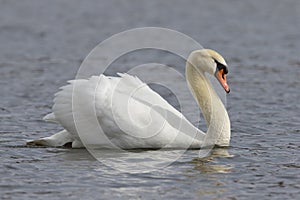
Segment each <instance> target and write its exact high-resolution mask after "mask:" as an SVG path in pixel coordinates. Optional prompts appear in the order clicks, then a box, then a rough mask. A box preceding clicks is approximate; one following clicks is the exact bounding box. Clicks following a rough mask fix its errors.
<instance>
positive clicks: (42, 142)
mask: <svg viewBox="0 0 300 200" xmlns="http://www.w3.org/2000/svg"><path fill="white" fill-rule="evenodd" d="M26 144H27V145H30V146H48V147H70V146H71V147H72V148H81V147H83V145H82V143H81V142H80V141H78V140H76V139H74V137H73V136H72V135H71V134H70V133H69V132H68V131H66V130H63V131H60V132H58V133H56V134H54V135H52V136H50V137H44V138H40V139H37V140H30V141H27V142H26Z"/></svg>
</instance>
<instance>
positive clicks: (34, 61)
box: [0, 0, 300, 200]
mask: <svg viewBox="0 0 300 200" xmlns="http://www.w3.org/2000/svg"><path fill="white" fill-rule="evenodd" d="M299 10H300V1H298V0H287V1H284V2H283V1H280V0H273V1H268V0H263V1H260V0H251V1H250V0H249V1H237V0H224V1H223V0H222V1H221V0H215V1H204V0H203V1H202V0H201V1H196V0H194V1H158V0H157V1H156V0H155V1H96V0H94V1H79V0H72V1H67V0H63V1H60V0H54V1H51V2H50V1H40V0H35V1H34V0H24V1H8V0H0V44H1V45H0V76H1V79H0V83H1V87H0V94H1V98H0V122H1V126H0V127H1V128H0V134H1V137H0V158H1V164H0V166H1V167H0V177H1V178H0V198H1V199H44V200H45V199H63V198H65V199H162V198H165V199H183V198H185V199H299V198H300V173H299V172H300V171H299V168H300V156H299V147H300V104H299V99H300V92H299V86H300V79H299V77H300V57H299V52H300V31H299V30H300V12H299ZM143 26H158V27H166V28H171V29H174V30H178V31H180V32H183V33H185V34H187V35H189V36H190V37H192V38H194V39H195V40H197V41H198V42H199V43H200V44H202V45H203V46H204V47H206V48H212V49H215V50H217V51H218V52H220V53H221V54H222V55H223V56H224V57H225V58H226V60H227V63H228V65H229V75H228V81H229V84H230V86H231V90H232V92H231V93H230V94H229V95H227V109H228V112H229V116H230V119H231V124H232V138H231V146H230V147H229V148H225V149H223V148H219V149H214V150H213V151H212V152H211V155H210V156H209V157H206V158H202V159H199V158H197V155H198V150H189V151H187V152H186V153H185V154H184V155H183V156H182V157H181V158H180V159H178V160H177V161H175V162H174V163H173V164H171V165H170V166H168V167H166V168H164V169H161V170H157V171H152V172H148V173H137V174H131V173H123V172H120V171H118V170H115V169H113V168H110V167H108V166H106V165H104V164H103V163H101V162H98V161H97V160H95V159H94V158H93V157H92V156H91V155H90V154H89V153H88V152H87V151H86V150H84V149H63V148H29V147H26V146H25V145H24V144H25V141H26V140H27V139H33V138H38V137H43V136H49V135H51V134H53V133H55V132H57V131H59V130H61V127H59V126H58V125H56V124H51V123H46V122H44V121H43V120H42V117H43V116H44V115H45V114H47V113H48V112H50V111H51V107H52V105H53V101H52V100H53V97H54V93H55V92H57V91H58V88H59V87H61V86H63V85H64V84H65V83H66V81H67V80H69V79H73V78H74V77H75V75H76V72H77V70H78V68H79V66H80V64H81V62H82V60H83V59H84V58H85V56H86V55H87V54H88V53H89V52H90V51H91V50H92V49H93V48H94V47H95V46H96V45H97V44H98V43H99V42H101V41H103V40H105V39H106V38H108V37H109V36H111V35H113V34H116V33H118V32H121V31H125V30H127V29H131V28H136V27H143ZM174 42H176V41H174ZM145 52H147V51H145ZM145 52H144V53H145ZM151 55H153V57H154V58H153V60H154V61H156V62H160V61H161V62H162V63H164V62H166V63H168V64H171V65H174V66H176V67H179V66H181V65H182V63H183V62H181V61H178V62H177V60H175V59H174V60H173V61H172V60H170V59H168V58H165V57H164V56H163V54H159V53H156V54H155V53H152V54H151ZM146 57H147V56H146ZM150 57H151V56H150ZM129 58H130V59H129ZM129 58H127V59H123V60H120V62H117V63H115V66H116V67H115V68H113V69H114V70H113V71H112V72H117V71H125V68H124V67H122V62H123V63H124V66H125V65H126V66H130V64H136V63H138V61H139V60H138V59H139V54H135V55H132V56H131V57H129ZM148 58H149V54H148ZM121 61H122V62H121ZM158 76H159V75H158ZM163 78H164V77H162V79H163ZM158 90H159V88H158ZM160 93H161V95H162V96H164V97H165V98H167V99H168V100H169V101H170V102H171V103H172V104H173V105H174V106H175V107H176V106H178V105H177V101H176V99H174V98H173V97H172V95H170V94H169V91H167V90H163V89H162V90H160ZM191 112H192V111H191ZM194 123H196V122H194ZM200 126H203V124H202V125H201V124H200ZM136 153H137V152H132V154H136ZM169 153H170V154H172V153H174V154H176V153H177V152H176V151H173V152H172V151H170V152H169ZM152 154H155V152H154V151H144V152H139V154H138V155H145V156H151V155H152ZM124 161H126V160H124ZM128 162H130V160H128ZM145 162H147V160H145ZM122 164H123V165H126V162H123V163H122ZM139 164H141V163H137V165H139Z"/></svg>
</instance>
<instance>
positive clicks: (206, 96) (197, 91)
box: [186, 60, 230, 146]
mask: <svg viewBox="0 0 300 200" xmlns="http://www.w3.org/2000/svg"><path fill="white" fill-rule="evenodd" d="M191 63H193V60H190V61H188V62H187V64H186V79H187V82H188V85H189V88H190V90H191V92H192V94H193V96H194V98H195V100H196V101H197V103H198V105H199V107H200V109H201V111H202V113H203V115H204V118H205V121H206V124H207V127H208V129H207V133H206V137H205V141H204V145H205V146H212V145H215V144H216V145H219V146H228V145H229V141H230V121H229V117H228V114H227V111H226V109H225V107H224V105H223V103H222V101H221V100H220V98H219V97H218V95H217V93H216V92H215V90H214V89H213V87H212V85H211V83H210V81H209V80H208V79H207V77H206V76H205V74H204V72H203V71H201V70H197V69H195V68H194V66H193V65H192V64H191Z"/></svg>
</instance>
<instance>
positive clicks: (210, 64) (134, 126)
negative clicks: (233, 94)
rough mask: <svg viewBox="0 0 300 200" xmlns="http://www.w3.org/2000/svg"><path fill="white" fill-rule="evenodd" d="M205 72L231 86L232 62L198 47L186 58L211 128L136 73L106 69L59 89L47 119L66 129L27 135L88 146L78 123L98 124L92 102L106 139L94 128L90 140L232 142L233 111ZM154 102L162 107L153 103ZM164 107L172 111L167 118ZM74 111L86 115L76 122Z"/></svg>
mask: <svg viewBox="0 0 300 200" xmlns="http://www.w3.org/2000/svg"><path fill="white" fill-rule="evenodd" d="M205 73H208V74H210V75H213V76H215V77H216V78H217V80H218V81H219V83H220V84H221V85H222V87H223V88H224V90H225V91H226V92H227V93H229V92H230V89H229V86H228V85H227V82H226V74H227V73H228V68H227V64H226V62H225V60H224V58H223V57H222V56H221V55H220V54H219V53H217V52H216V51H214V50H211V49H201V50H196V51H193V52H192V53H191V54H190V55H189V57H188V60H187V63H186V80H187V83H188V86H189V89H190V91H191V93H192V95H193V97H194V98H195V100H196V101H197V103H198V105H199V107H200V109H201V111H202V113H203V115H204V118H205V121H206V124H207V126H208V131H207V133H206V134H205V133H204V132H202V131H201V130H199V129H198V128H196V127H194V126H193V125H192V124H191V123H190V122H189V121H188V120H187V119H186V118H185V117H184V116H183V115H182V114H181V113H180V112H179V111H177V110H176V109H175V108H173V106H171V105H170V104H168V103H167V101H165V100H164V99H163V98H162V97H161V96H160V95H158V94H157V93H156V92H155V91H153V90H152V89H150V88H149V87H148V86H147V85H146V84H145V83H143V82H142V81H141V80H140V79H138V78H137V77H134V76H131V75H128V74H120V73H119V74H118V75H119V76H120V77H111V76H105V75H103V74H101V75H100V76H92V77H90V78H89V79H78V80H72V81H69V83H70V84H68V85H66V86H64V87H62V88H61V91H59V92H58V93H57V94H56V97H55V100H54V106H53V113H50V114H48V115H46V116H45V117H44V119H45V120H46V121H54V122H57V123H59V124H61V125H62V126H63V127H64V130H63V131H61V132H58V133H56V134H54V135H52V136H50V137H45V138H41V139H37V140H32V141H28V142H27V144H28V145H41V146H53V147H57V146H64V145H67V144H68V145H69V146H71V147H72V148H80V147H84V145H83V143H84V144H86V142H82V141H81V140H82V137H81V136H82V135H80V137H79V134H78V132H77V130H78V129H77V128H81V130H82V127H83V128H84V132H89V131H90V130H92V129H93V128H91V127H92V126H93V125H90V124H89V123H90V121H91V120H92V118H91V117H90V116H88V115H90V114H89V113H88V112H87V110H88V108H89V107H92V108H94V109H95V113H94V114H95V115H96V119H97V121H98V122H99V124H100V125H101V128H102V130H103V131H104V133H105V136H106V139H104V138H103V136H99V137H97V134H96V135H95V134H94V136H93V135H92V136H88V135H87V137H90V138H88V139H87V141H88V143H93V145H95V146H96V147H98V148H116V147H117V148H122V149H134V148H179V149H180V148H185V149H186V148H201V147H203V146H206V145H207V146H209V145H210V146H211V145H218V146H228V145H229V142H230V121H229V117H228V114H227V111H226V109H225V107H224V105H223V103H222V102H221V100H220V98H219V97H218V95H217V94H216V92H215V91H214V89H213V87H212V85H211V83H210V81H209V80H208V78H207V77H206V74H205ZM119 83H121V84H119ZM74 85H76V87H77V89H76V90H73V88H74ZM117 85H118V89H116V86H117ZM141 86H142V90H141V93H139V96H138V97H130V93H131V91H132V90H134V89H136V88H140V87H141ZM112 95H116V96H115V98H114V100H115V101H116V100H117V101H116V102H115V103H114V104H113V103H112ZM72 99H73V100H76V101H77V103H78V105H79V107H78V109H77V110H76V111H74V110H73V109H72V108H73V107H72ZM128 99H129V100H130V101H131V106H130V114H131V116H133V118H134V119H129V118H128V113H126V112H124V107H126V106H128V105H127V104H126V103H127V102H128V101H127V100H128ZM93 100H95V102H94V101H93ZM132 105H133V106H132ZM153 105H155V108H157V109H154V108H153ZM126 108H127V107H126ZM127 109H128V108H127ZM125 111H126V110H125ZM161 111H162V112H161ZM149 113H151V116H150V115H149ZM162 113H167V115H168V118H167V117H165V115H163V114H162ZM74 114H75V115H76V114H80V115H81V120H78V123H77V122H76V127H75V123H74ZM149 117H150V118H151V119H150V118H149ZM176 120H177V121H176ZM149 121H150V124H151V125H150V126H149ZM162 121H163V122H164V123H163V125H162V123H161V122H162ZM178 122H180V123H181V126H180V128H178V127H177V126H176V124H178ZM156 126H159V127H156ZM155 128H157V130H156V132H155V134H154V135H150V136H149V135H148V134H152V133H151V130H153V129H155ZM191 133H193V134H194V135H193V134H191ZM107 139H108V140H107Z"/></svg>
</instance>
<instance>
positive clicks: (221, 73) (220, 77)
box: [215, 69, 230, 93]
mask: <svg viewBox="0 0 300 200" xmlns="http://www.w3.org/2000/svg"><path fill="white" fill-rule="evenodd" d="M215 76H216V78H217V79H218V81H219V83H220V84H221V85H222V87H223V88H224V90H225V91H226V92H227V93H229V92H230V89H229V86H228V84H227V81H226V74H225V73H224V69H220V70H218V71H216V73H215Z"/></svg>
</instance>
